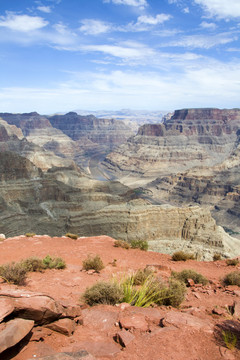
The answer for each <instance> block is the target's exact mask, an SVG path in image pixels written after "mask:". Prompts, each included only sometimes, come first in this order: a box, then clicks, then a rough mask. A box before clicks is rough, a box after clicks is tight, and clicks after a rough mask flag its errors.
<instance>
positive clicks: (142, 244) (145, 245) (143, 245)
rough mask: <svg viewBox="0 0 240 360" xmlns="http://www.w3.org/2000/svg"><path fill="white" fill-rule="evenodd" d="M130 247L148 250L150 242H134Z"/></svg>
mask: <svg viewBox="0 0 240 360" xmlns="http://www.w3.org/2000/svg"><path fill="white" fill-rule="evenodd" d="M130 245H131V248H132V249H140V250H144V251H147V250H148V242H147V241H146V240H132V241H131V244H130Z"/></svg>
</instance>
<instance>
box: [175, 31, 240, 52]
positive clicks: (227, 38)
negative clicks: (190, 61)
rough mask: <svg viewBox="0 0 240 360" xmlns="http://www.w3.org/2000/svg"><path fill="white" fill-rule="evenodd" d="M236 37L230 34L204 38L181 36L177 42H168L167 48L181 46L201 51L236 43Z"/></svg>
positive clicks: (199, 36)
mask: <svg viewBox="0 0 240 360" xmlns="http://www.w3.org/2000/svg"><path fill="white" fill-rule="evenodd" d="M237 39H238V37H237V36H233V35H231V34H227V33H222V34H217V35H213V36H204V35H190V36H183V37H182V38H181V39H179V40H175V41H172V42H170V43H169V44H168V45H169V46H182V47H188V48H193V49H194V48H201V49H210V48H212V47H215V46H217V45H224V44H228V43H230V42H233V41H236V40H237Z"/></svg>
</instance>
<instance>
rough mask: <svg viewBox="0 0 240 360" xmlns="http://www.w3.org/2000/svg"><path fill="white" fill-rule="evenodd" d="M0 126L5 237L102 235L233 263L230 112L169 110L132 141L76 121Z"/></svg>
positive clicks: (235, 222) (41, 119)
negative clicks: (161, 120) (217, 255)
mask: <svg viewBox="0 0 240 360" xmlns="http://www.w3.org/2000/svg"><path fill="white" fill-rule="evenodd" d="M0 118H1V120H0V171H1V177H0V208H1V214H0V232H1V233H4V234H6V236H15V235H18V234H24V233H26V232H35V233H38V234H46V233H47V234H49V235H51V236H55V235H57V236H61V235H63V234H65V233H66V232H73V233H77V234H79V235H81V236H93V235H94V236H97V235H101V234H102V235H103V234H105V235H108V236H111V237H114V238H117V239H124V240H126V241H131V240H148V242H149V245H150V248H151V249H152V250H155V251H159V252H165V253H172V252H173V251H175V250H178V249H183V250H187V251H191V252H193V253H194V254H195V255H196V256H197V258H199V259H204V260H211V259H212V257H213V255H214V253H216V252H218V253H220V254H221V255H222V256H224V257H233V256H237V255H238V254H239V250H240V243H239V240H238V237H239V234H240V227H239V226H240V225H239V218H240V205H239V197H240V188H239V160H240V157H239V153H240V151H239V149H240V148H239V138H240V110H239V109H232V110H219V109H183V110H177V111H175V112H174V114H173V115H172V116H165V118H164V119H163V122H162V123H159V124H145V125H143V126H141V127H140V128H139V130H138V132H137V134H136V135H134V129H133V128H131V126H127V125H126V124H124V123H123V122H121V121H120V120H113V119H110V120H108V119H97V118H96V117H95V116H93V115H84V116H81V115H78V114H77V113H76V112H70V113H67V114H65V115H53V116H42V115H39V114H37V113H35V112H33V113H29V114H9V113H1V114H0ZM222 226H223V227H224V229H225V230H226V231H227V232H228V233H226V232H225V231H224V229H223V228H222ZM230 235H232V236H230Z"/></svg>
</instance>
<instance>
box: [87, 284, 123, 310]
mask: <svg viewBox="0 0 240 360" xmlns="http://www.w3.org/2000/svg"><path fill="white" fill-rule="evenodd" d="M122 297H123V291H122V289H121V288H120V287H119V286H118V284H116V283H110V282H98V283H96V284H94V285H93V286H91V287H89V288H87V289H86V291H85V293H84V294H83V299H84V301H85V302H86V303H87V304H88V305H90V306H92V305H97V304H108V305H115V304H117V303H119V302H121V300H122Z"/></svg>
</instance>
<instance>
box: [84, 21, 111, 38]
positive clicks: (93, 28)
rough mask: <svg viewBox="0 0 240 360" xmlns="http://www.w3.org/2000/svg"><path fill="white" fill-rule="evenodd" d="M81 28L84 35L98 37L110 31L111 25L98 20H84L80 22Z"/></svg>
mask: <svg viewBox="0 0 240 360" xmlns="http://www.w3.org/2000/svg"><path fill="white" fill-rule="evenodd" d="M81 23H82V26H81V27H80V28H79V30H80V31H82V32H83V33H84V34H89V35H98V34H103V33H106V32H108V31H110V30H111V25H110V24H107V23H105V22H103V21H100V20H94V19H84V20H82V21H81Z"/></svg>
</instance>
